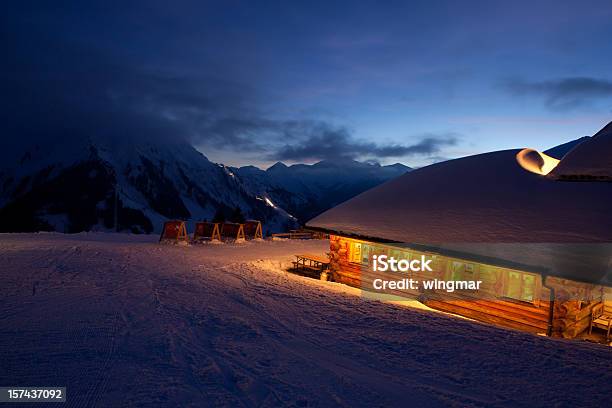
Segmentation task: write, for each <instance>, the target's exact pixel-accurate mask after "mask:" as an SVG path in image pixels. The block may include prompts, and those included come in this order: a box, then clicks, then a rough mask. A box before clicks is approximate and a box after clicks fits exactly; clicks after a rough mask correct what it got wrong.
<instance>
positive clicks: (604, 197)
mask: <svg viewBox="0 0 612 408" xmlns="http://www.w3.org/2000/svg"><path fill="white" fill-rule="evenodd" d="M519 152H520V150H505V151H498V152H493V153H485V154H479V155H475V156H469V157H465V158H461V159H456V160H449V161H445V162H442V163H437V164H434V165H431V166H427V167H423V168H421V169H418V170H414V171H412V172H410V173H407V174H404V175H402V176H400V177H397V178H395V179H393V180H391V181H389V182H387V183H384V184H382V185H380V186H377V187H375V188H373V189H371V190H368V191H366V192H365V193H362V194H360V195H358V196H356V197H354V198H353V199H351V200H349V201H346V202H344V203H342V204H340V205H338V206H336V207H334V208H332V209H330V210H328V211H326V212H324V213H323V214H321V215H319V216H318V217H316V218H314V219H312V220H311V221H309V222H308V224H307V225H308V226H311V227H319V228H324V229H328V230H333V231H338V232H345V233H349V234H357V235H361V236H369V237H376V238H381V239H385V240H391V241H397V242H414V243H439V242H566V243H567V242H572V243H575V242H612V228H611V226H612V183H605V182H604V183H602V182H562V181H556V180H552V179H550V178H548V177H546V176H543V175H540V174H535V173H532V172H529V171H527V170H525V169H524V168H523V167H521V165H520V164H519V163H518V162H517V158H516V156H517V154H518V153H519Z"/></svg>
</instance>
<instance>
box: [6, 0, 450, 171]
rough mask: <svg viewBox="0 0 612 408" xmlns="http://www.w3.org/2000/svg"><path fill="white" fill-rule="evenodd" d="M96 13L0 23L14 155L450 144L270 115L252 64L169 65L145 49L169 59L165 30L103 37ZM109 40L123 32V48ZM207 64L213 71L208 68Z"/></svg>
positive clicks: (359, 151) (351, 151)
mask: <svg viewBox="0 0 612 408" xmlns="http://www.w3.org/2000/svg"><path fill="white" fill-rule="evenodd" d="M98 11H99V12H98ZM98 11H96V12H93V11H92V14H91V15H89V14H87V13H86V14H85V15H84V16H82V15H81V14H80V13H81V12H80V11H78V12H77V11H75V12H74V15H73V14H71V13H69V12H67V11H65V12H62V13H59V14H58V15H55V14H54V11H53V7H51V6H49V10H46V11H44V12H43V11H41V10H38V11H36V10H29V9H27V8H26V9H24V10H22V11H20V12H19V13H16V14H15V13H14V14H13V15H12V16H4V17H0V22H2V25H1V26H0V27H1V28H0V34H2V36H3V43H4V44H6V47H4V49H3V51H2V59H3V64H2V66H1V67H0V84H1V85H2V89H3V93H2V98H1V99H0V123H2V125H1V126H2V128H1V130H2V133H3V146H2V149H0V150H2V151H3V152H10V153H6V154H11V153H12V152H11V150H13V151H19V150H20V148H22V147H23V146H22V145H24V144H33V143H37V144H38V143H40V142H42V143H51V144H55V145H59V144H62V143H69V141H70V139H73V138H88V139H96V138H102V139H108V138H121V139H124V138H135V139H138V140H145V141H146V140H154V141H160V140H162V141H188V142H190V143H193V144H195V145H197V146H199V147H200V146H201V147H202V148H203V149H204V150H206V149H207V148H209V147H214V148H215V149H217V150H227V151H232V152H237V153H238V154H243V153H244V152H249V153H255V154H258V155H259V157H273V158H274V159H283V160H295V161H301V160H310V159H329V158H337V157H349V158H372V159H376V158H385V157H404V156H413V155H431V154H433V153H436V152H438V151H439V149H440V147H442V146H445V145H450V144H454V143H455V137H454V136H453V135H438V136H436V135H424V136H422V137H421V138H420V140H419V141H418V142H416V143H414V144H411V145H402V144H387V145H384V144H378V143H374V142H365V141H360V140H356V139H355V138H354V137H353V135H352V134H351V132H350V131H349V130H347V129H346V128H342V127H336V126H332V125H331V124H329V123H326V122H325V121H321V120H310V119H298V120H285V119H277V118H274V117H271V116H270V115H268V114H263V113H262V112H261V110H260V106H262V105H264V104H263V103H262V100H264V99H266V97H264V96H263V95H261V94H260V92H259V91H258V90H257V89H255V87H254V86H252V85H251V84H255V83H257V78H254V77H253V72H254V71H257V70H256V69H254V67H252V66H250V65H249V66H248V69H245V70H244V71H245V72H246V73H243V74H239V73H237V72H238V71H237V70H236V69H235V66H236V65H237V64H236V63H235V61H233V60H232V61H230V62H224V61H223V58H218V57H219V56H223V55H224V54H223V53H221V52H220V53H213V54H214V56H215V60H214V61H210V60H207V59H202V60H198V61H197V63H196V62H193V65H190V64H191V61H188V63H186V62H185V61H181V62H180V63H179V62H175V61H170V62H171V63H166V62H165V61H162V58H161V57H160V56H159V55H155V54H156V53H155V52H152V51H151V50H155V47H153V45H155V46H159V47H160V48H161V47H162V46H164V44H165V47H166V48H165V49H166V52H168V51H167V50H168V49H169V48H171V49H172V48H177V47H168V45H167V44H166V43H165V41H169V40H167V39H166V37H165V36H164V35H162V34H164V33H165V32H164V31H163V30H162V31H160V32H157V31H155V30H153V31H151V30H147V31H146V33H147V34H153V35H155V36H156V37H155V38H156V40H158V41H152V42H142V39H141V37H139V34H138V33H139V32H138V30H136V31H134V30H132V29H131V28H129V27H131V26H130V24H118V25H117V26H116V27H115V28H116V30H115V31H112V30H110V27H111V26H112V24H113V23H114V22H115V20H116V18H115V17H114V16H112V17H109V16H106V17H105V15H104V12H103V10H98ZM111 14H112V13H111ZM116 14H117V15H118V16H123V15H124V14H125V18H129V17H130V16H131V14H130V13H123V12H121V13H116ZM59 15H61V16H62V18H59V17H58V16H59ZM100 16H102V17H100ZM136 16H137V14H136V15H134V17H136ZM81 17H87V18H86V19H82V18H81ZM63 19H66V21H64V20H63ZM88 21H91V22H93V23H92V24H94V25H96V24H97V25H98V26H104V27H106V25H107V24H110V25H109V30H108V31H106V32H99V31H97V30H95V29H93V28H92V27H89V23H88ZM68 22H69V23H70V24H69V23H68ZM69 27H70V28H69ZM156 27H157V26H156ZM73 29H74V30H75V31H74V32H73V31H72V30H73ZM156 29H157V28H156ZM75 33H80V34H81V35H75ZM116 33H123V34H126V33H129V35H130V36H131V37H130V41H121V38H120V35H119V34H116ZM116 36H117V37H116ZM142 38H148V37H147V36H146V35H144V34H143V35H142ZM188 38H189V36H186V38H185V39H188ZM181 39H182V37H181ZM131 42H133V44H132V45H131V46H128V45H126V46H125V47H124V46H123V45H124V44H127V43H131ZM138 44H140V45H146V46H137V45H138ZM176 44H179V45H182V42H176ZM203 47H204V46H203ZM190 49H191V50H197V49H199V48H197V47H196V48H190ZM151 55H153V56H151ZM189 58H190V59H191V58H194V59H195V58H197V56H196V55H195V54H194V55H193V56H191V55H190V56H189ZM209 65H210V66H214V69H213V70H212V72H208V71H206V69H205V68H206V67H207V66H209ZM245 65H248V64H245ZM251 68H253V69H251ZM288 140H289V141H291V142H290V143H287V141H288ZM5 143H6V144H8V145H9V146H4V144H5Z"/></svg>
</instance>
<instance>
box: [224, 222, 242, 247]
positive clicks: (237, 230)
mask: <svg viewBox="0 0 612 408" xmlns="http://www.w3.org/2000/svg"><path fill="white" fill-rule="evenodd" d="M221 237H222V238H223V239H229V240H233V241H234V242H237V243H240V242H244V239H245V237H244V224H238V223H233V222H225V223H223V225H221Z"/></svg>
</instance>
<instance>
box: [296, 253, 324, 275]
mask: <svg viewBox="0 0 612 408" xmlns="http://www.w3.org/2000/svg"><path fill="white" fill-rule="evenodd" d="M292 264H293V269H294V270H295V271H296V272H301V273H304V274H306V275H317V277H321V274H323V272H327V270H328V269H329V259H328V258H327V257H322V256H319V255H314V254H300V255H296V256H295V261H293V262H292Z"/></svg>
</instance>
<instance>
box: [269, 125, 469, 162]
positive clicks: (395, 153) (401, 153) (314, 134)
mask: <svg viewBox="0 0 612 408" xmlns="http://www.w3.org/2000/svg"><path fill="white" fill-rule="evenodd" d="M304 125H307V126H308V127H309V128H308V129H301V130H302V132H301V134H307V137H305V138H302V139H299V140H297V141H296V142H295V143H291V144H285V145H282V146H280V147H279V148H278V149H277V150H276V151H275V152H274V153H272V154H270V156H269V158H270V159H272V160H291V161H303V160H333V159H364V158H387V157H407V156H415V155H431V154H435V153H438V152H439V151H440V150H441V148H442V147H444V146H450V145H454V144H456V143H457V139H458V137H457V134H455V133H445V134H440V135H434V134H426V135H422V136H421V138H420V140H419V141H418V142H416V143H414V144H408V145H406V144H388V145H383V144H378V143H374V142H368V141H361V140H357V139H355V138H354V137H352V135H351V134H350V132H349V131H348V130H347V129H346V128H342V127H340V128H335V127H331V126H329V125H328V124H325V123H312V122H310V123H306V124H302V126H301V127H302V128H303V127H304ZM293 126H294V127H295V124H294V125H293ZM291 131H292V129H288V134H289V135H290V134H291ZM293 140H295V138H293Z"/></svg>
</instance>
